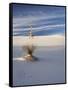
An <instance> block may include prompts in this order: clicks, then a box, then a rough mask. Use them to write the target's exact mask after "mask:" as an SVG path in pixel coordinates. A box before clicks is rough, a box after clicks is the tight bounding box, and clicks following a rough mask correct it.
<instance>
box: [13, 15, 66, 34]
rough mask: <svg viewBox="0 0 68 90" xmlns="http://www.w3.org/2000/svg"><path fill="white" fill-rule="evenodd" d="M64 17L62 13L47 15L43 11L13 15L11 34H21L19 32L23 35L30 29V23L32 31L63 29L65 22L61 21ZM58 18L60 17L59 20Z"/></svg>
mask: <svg viewBox="0 0 68 90" xmlns="http://www.w3.org/2000/svg"><path fill="white" fill-rule="evenodd" d="M64 17H65V16H64V14H62V15H61V14H57V15H56V14H54V15H47V14H45V13H40V14H39V15H37V14H35V15H27V16H21V17H20V16H18V17H13V35H22V34H21V32H22V33H23V35H25V33H26V32H28V31H29V30H30V25H32V32H39V31H43V30H52V29H57V28H58V29H60V28H62V29H64V27H65V24H64V21H63V22H62V20H64ZM60 19H62V20H61V22H60Z"/></svg>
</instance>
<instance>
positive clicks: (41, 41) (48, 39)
mask: <svg viewBox="0 0 68 90" xmlns="http://www.w3.org/2000/svg"><path fill="white" fill-rule="evenodd" d="M64 42H65V38H64V36H62V35H51V36H34V37H33V38H32V39H29V37H28V36H14V37H13V45H14V46H23V45H28V44H33V45H35V46H58V45H63V44H64Z"/></svg>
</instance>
